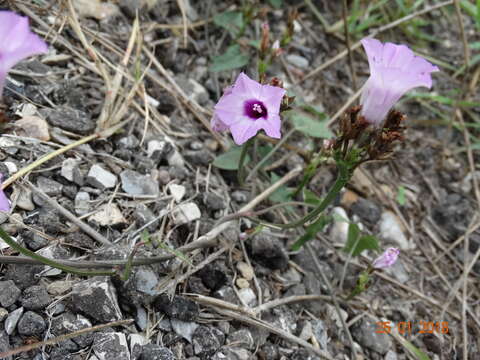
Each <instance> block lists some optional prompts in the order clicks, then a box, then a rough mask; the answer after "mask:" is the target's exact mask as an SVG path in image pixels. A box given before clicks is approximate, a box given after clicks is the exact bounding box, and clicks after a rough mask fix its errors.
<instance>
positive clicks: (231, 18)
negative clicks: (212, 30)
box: [213, 11, 245, 38]
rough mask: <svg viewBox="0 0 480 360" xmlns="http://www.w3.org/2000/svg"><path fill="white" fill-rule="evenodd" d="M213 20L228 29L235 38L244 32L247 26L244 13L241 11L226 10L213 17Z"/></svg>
mask: <svg viewBox="0 0 480 360" xmlns="http://www.w3.org/2000/svg"><path fill="white" fill-rule="evenodd" d="M213 22H214V24H215V25H217V26H220V27H223V28H224V29H226V30H228V31H229V32H230V34H231V35H232V37H234V38H235V37H237V35H239V34H240V33H241V32H242V30H243V28H244V26H245V22H244V19H243V14H242V13H241V12H240V11H225V12H223V13H220V14H217V15H215V16H214V17H213Z"/></svg>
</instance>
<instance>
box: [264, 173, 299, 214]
mask: <svg viewBox="0 0 480 360" xmlns="http://www.w3.org/2000/svg"><path fill="white" fill-rule="evenodd" d="M278 180H280V176H278V175H277V174H275V173H273V172H272V173H271V174H270V182H271V183H272V184H275V183H276V182H277V181H278ZM292 193H293V189H292V188H289V187H286V186H285V185H282V186H280V187H279V188H278V189H277V190H275V191H274V192H273V194H272V195H270V196H269V197H268V199H269V200H270V201H271V202H275V203H284V202H287V201H290V200H291V197H292ZM288 208H290V209H291V207H286V209H288Z"/></svg>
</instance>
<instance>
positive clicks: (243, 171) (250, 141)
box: [238, 138, 253, 186]
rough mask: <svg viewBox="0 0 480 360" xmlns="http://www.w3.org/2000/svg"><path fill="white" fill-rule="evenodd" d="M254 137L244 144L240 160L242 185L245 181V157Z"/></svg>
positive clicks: (239, 174)
mask: <svg viewBox="0 0 480 360" xmlns="http://www.w3.org/2000/svg"><path fill="white" fill-rule="evenodd" d="M252 141H253V138H252V139H249V140H248V141H247V142H246V143H245V144H243V146H242V152H241V154H240V160H239V161H238V183H239V184H240V186H243V185H244V183H245V181H244V179H245V167H244V166H243V165H244V163H245V159H246V158H247V152H248V149H249V148H250V146H251V145H252Z"/></svg>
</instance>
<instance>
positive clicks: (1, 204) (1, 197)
mask: <svg viewBox="0 0 480 360" xmlns="http://www.w3.org/2000/svg"><path fill="white" fill-rule="evenodd" d="M2 181H3V175H2V174H0V185H1V184H2ZM0 211H10V201H9V200H8V199H7V195H5V193H4V192H3V190H2V188H1V186H0Z"/></svg>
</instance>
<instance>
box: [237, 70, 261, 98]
mask: <svg viewBox="0 0 480 360" xmlns="http://www.w3.org/2000/svg"><path fill="white" fill-rule="evenodd" d="M261 93H262V84H260V83H258V82H256V81H255V80H252V79H250V78H249V77H248V76H247V75H246V74H245V73H243V72H241V73H240V75H238V77H237V80H236V81H235V84H234V85H233V90H232V92H231V94H233V95H237V96H238V95H241V96H242V97H244V98H254V99H260V95H261Z"/></svg>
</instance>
